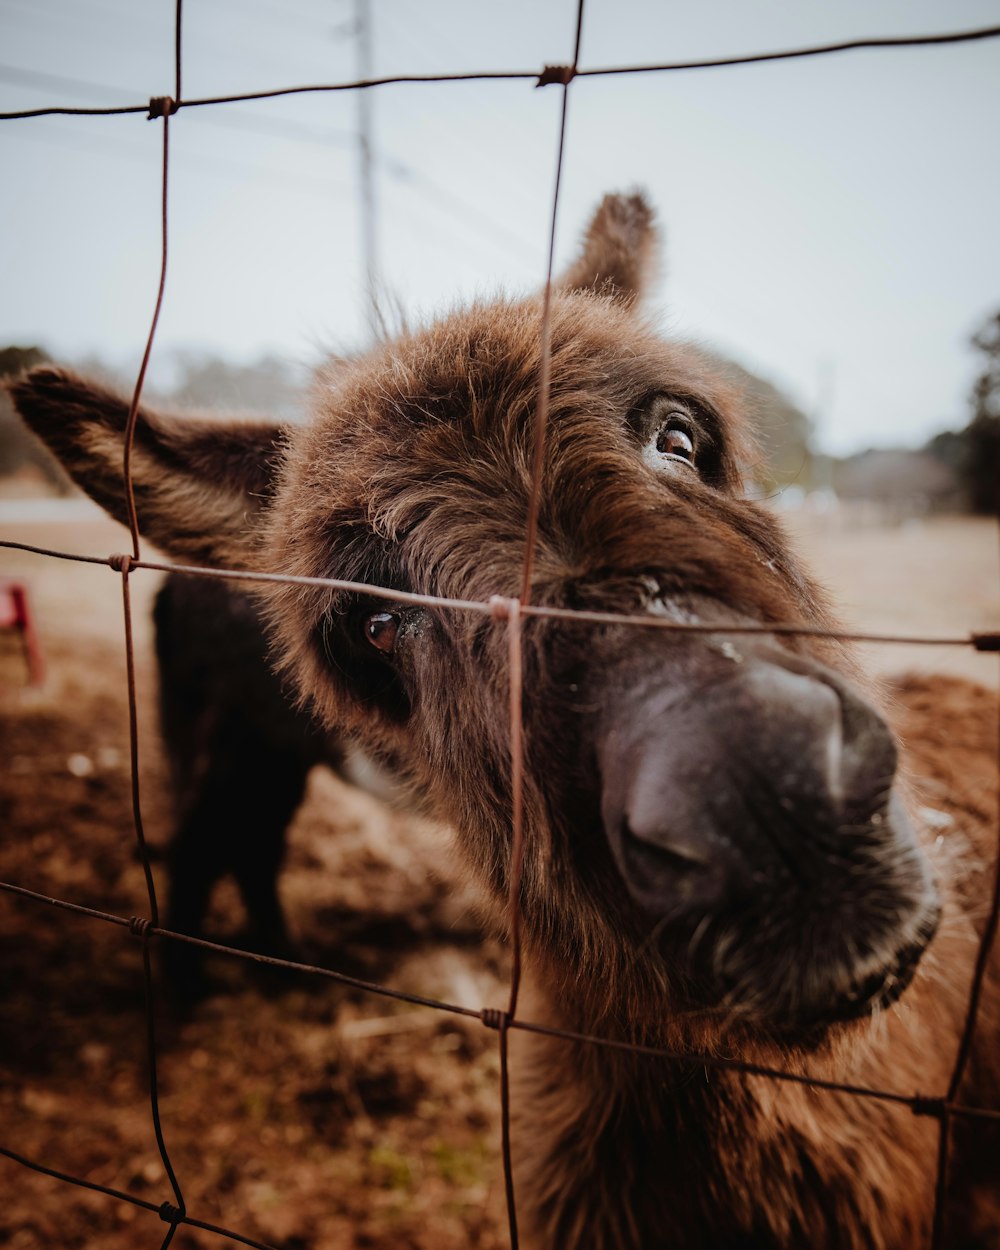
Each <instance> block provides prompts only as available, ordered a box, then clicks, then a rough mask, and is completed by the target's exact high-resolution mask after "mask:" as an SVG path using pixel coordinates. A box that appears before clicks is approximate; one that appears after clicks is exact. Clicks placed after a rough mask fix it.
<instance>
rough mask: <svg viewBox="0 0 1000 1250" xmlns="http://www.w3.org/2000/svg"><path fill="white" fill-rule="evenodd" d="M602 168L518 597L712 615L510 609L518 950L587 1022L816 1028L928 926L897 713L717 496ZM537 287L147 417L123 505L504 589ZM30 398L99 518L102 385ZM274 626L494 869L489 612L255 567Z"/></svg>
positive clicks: (892, 971) (301, 670)
mask: <svg viewBox="0 0 1000 1250" xmlns="http://www.w3.org/2000/svg"><path fill="white" fill-rule="evenodd" d="M655 250H656V248H655V230H654V226H653V223H652V217H651V213H650V210H649V209H648V207H647V206H646V204H645V202H644V201H643V199H642V198H641V197H639V196H628V197H625V196H609V197H607V198H606V199H605V200H604V202H603V203H602V205H601V206H600V208H599V209H598V211H597V214H596V215H595V217H594V219H593V221H592V223H591V225H590V228H589V231H588V233H587V235H586V237H585V240H584V244H583V247H582V250H581V253H580V255H579V258H578V259H577V261H576V262H575V264H574V265H573V266H572V268H571V269H570V270H569V271H568V273H567V274H566V275H565V276H564V278H563V280H562V282H561V283H560V284H559V287H558V289H557V290H556V292H555V293H554V295H553V299H552V306H551V396H550V414H549V427H548V442H547V449H546V461H545V469H544V475H543V479H542V482H541V511H540V517H539V530H538V540H537V547H536V552H535V561H534V574H533V583H532V589H531V596H532V602H533V603H534V604H537V605H543V606H549V607H559V608H573V609H591V610H600V611H604V612H608V611H611V612H615V613H628V614H634V615H643V614H644V615H647V616H649V615H652V616H655V617H661V618H668V619H669V620H672V621H674V622H678V623H685V622H688V623H690V622H698V623H701V624H703V625H705V626H707V627H710V630H709V632H702V633H685V632H676V631H668V630H655V629H651V628H642V627H636V626H634V625H608V624H604V625H601V626H595V625H593V624H583V623H581V622H579V621H572V620H565V619H551V618H539V617H531V618H528V619H526V621H525V624H524V689H525V709H524V731H525V760H526V780H525V803H526V813H527V827H526V837H527V853H526V861H525V876H524V886H523V910H524V917H525V926H526V930H525V932H526V937H525V941H526V943H527V948H528V951H529V954H530V956H531V957H533V958H534V960H535V963H536V966H537V967H538V968H539V969H541V970H542V973H543V975H544V976H547V977H548V978H549V980H550V981H552V980H555V981H556V982H559V981H560V980H562V981H563V982H566V983H569V982H572V983H573V986H574V993H575V994H576V996H577V997H578V998H580V996H581V987H583V993H582V1000H583V1001H584V1002H585V1009H586V1011H587V1012H588V1013H589V1014H590V1017H591V1022H592V1021H593V1019H594V1018H595V1017H600V1016H601V1014H602V1013H603V1014H604V1015H606V1016H608V1017H614V1018H616V1019H619V1020H621V1019H625V1020H627V1021H629V1022H630V1023H629V1027H630V1028H632V1027H634V1025H635V1021H636V1020H638V1019H640V1018H641V1019H642V1020H643V1021H647V1022H648V1021H654V1022H655V1024H654V1025H653V1026H651V1027H652V1028H653V1030H654V1032H655V1031H656V1030H657V1029H659V1030H660V1031H661V1035H662V1030H663V1029H665V1028H666V1025H665V1023H664V1022H665V1021H666V1020H667V1019H668V1017H669V1016H670V1014H671V1013H673V1012H674V1011H675V1010H676V1009H677V1008H678V1007H683V1008H684V1010H685V1012H686V1013H688V1014H689V1015H690V1013H692V1012H693V1013H694V1014H695V1015H696V1016H697V1015H698V1014H699V1013H700V1014H701V1015H702V1016H703V1017H704V1016H705V1015H707V1014H712V1013H715V1014H719V1013H720V1012H725V1013H726V1016H727V1018H737V1019H740V1020H743V1021H745V1022H747V1023H748V1024H749V1026H750V1027H751V1028H763V1029H764V1030H765V1031H772V1030H779V1031H782V1032H784V1033H786V1034H792V1035H794V1034H796V1033H798V1034H799V1035H801V1036H805V1035H806V1034H807V1033H808V1034H809V1035H813V1034H814V1033H815V1030H816V1028H817V1026H825V1025H829V1024H831V1023H833V1022H834V1021H837V1020H845V1019H849V1018H852V1017H856V1016H861V1015H864V1014H865V1013H868V1012H870V1011H871V1010H872V1009H873V1007H875V1006H878V1005H886V1004H888V1003H889V1002H891V1001H892V1000H893V998H894V997H895V996H897V995H898V994H899V993H900V992H901V991H902V989H903V988H905V986H906V984H907V982H908V980H909V978H910V976H911V974H912V972H913V970H914V968H915V966H916V962H917V960H918V958H919V955H920V953H921V951H922V950H923V948H924V946H925V945H926V943H927V942H928V940H929V938H930V936H931V935H932V933H933V931H934V927H935V924H936V918H937V910H938V907H937V901H936V897H935V893H934V889H933V886H932V885H931V882H930V879H929V875H928V870H927V866H926V862H925V860H924V858H923V856H922V854H921V852H920V851H919V849H918V847H917V844H916V842H915V840H914V837H913V835H912V833H911V831H910V829H909V827H908V825H907V821H906V817H905V815H904V813H903V811H902V806H901V803H900V801H899V799H898V797H897V795H896V793H895V788H894V774H895V765H896V761H895V746H894V743H893V739H892V737H891V735H890V733H889V731H888V729H887V728H886V726H885V724H884V722H883V721H882V719H881V717H880V716H879V714H878V713H877V712H876V711H875V710H874V709H873V707H872V706H871V705H870V704H869V703H868V702H867V701H866V700H865V698H864V697H863V696H862V695H861V694H859V693H858V690H857V689H856V687H855V680H856V678H855V676H854V669H853V666H852V663H851V660H850V658H849V657H848V656H847V655H846V654H845V652H844V651H843V649H842V648H841V647H840V646H839V645H838V644H836V643H834V642H832V641H829V640H827V639H820V638H809V637H798V638H793V637H788V636H777V635H774V634H769V633H767V632H766V630H765V632H763V633H757V634H753V635H740V634H728V635H727V632H726V631H727V627H732V626H733V625H743V624H751V625H760V626H764V627H766V626H768V625H773V624H775V623H776V622H787V621H794V622H798V623H802V624H805V625H807V626H820V627H831V625H832V622H831V619H830V617H829V616H828V614H827V612H826V610H825V608H824V606H823V604H822V601H821V597H820V595H819V594H818V592H817V591H816V589H815V588H814V587H813V586H812V584H811V583H810V582H809V581H808V579H807V578H806V576H805V575H804V574H803V572H802V571H801V570H800V569H799V567H798V566H797V564H796V561H795V559H794V557H793V555H792V554H791V553H790V551H789V548H788V544H787V542H786V540H785V538H784V536H783V535H782V533H781V530H780V527H779V525H778V523H777V522H776V521H775V519H774V517H773V516H771V515H770V514H768V513H767V512H766V511H765V510H763V509H762V508H761V507H759V506H757V505H756V504H753V503H750V502H748V501H747V500H746V499H744V498H743V497H742V492H741V481H740V470H741V464H743V463H744V462H745V458H746V450H745V448H744V446H743V444H742V442H741V438H742V430H741V425H740V413H739V406H740V397H739V395H738V394H736V393H735V392H734V391H733V390H732V389H731V388H730V386H729V384H728V383H727V382H726V381H725V380H724V379H723V378H722V377H720V376H719V373H718V370H717V368H716V367H715V366H713V365H712V364H710V363H709V362H707V361H706V360H705V359H704V358H703V357H702V356H701V355H700V354H699V353H698V352H697V351H695V350H694V349H692V348H691V347H688V346H684V345H677V344H672V343H669V342H665V341H664V340H663V339H662V338H660V337H659V336H658V335H657V334H656V333H654V332H653V330H652V329H651V328H650V327H649V326H648V325H647V324H645V323H644V322H643V320H642V319H641V318H640V317H639V316H638V314H637V303H638V296H639V294H640V292H641V287H642V284H643V281H644V279H645V277H646V276H647V274H648V271H649V268H650V265H651V264H652V263H653V261H654V254H655ZM540 319H541V303H540V301H539V300H538V299H528V300H524V301H520V302H507V301H502V300H501V301H498V302H495V303H490V304H482V305H476V306H473V307H472V308H470V309H468V310H466V311H463V312H459V313H455V314H453V315H451V316H449V317H447V318H445V319H444V320H442V321H440V322H438V323H437V324H435V325H432V326H431V327H430V328H429V329H426V330H422V331H420V332H414V333H406V334H404V335H402V336H401V337H400V338H398V339H397V340H395V341H393V342H390V343H385V344H383V345H380V346H379V347H377V348H376V349H375V350H373V351H372V352H371V353H370V354H368V355H366V356H365V357H363V358H361V359H358V360H356V361H353V362H349V363H347V364H341V365H338V367H337V369H336V371H334V370H332V369H331V371H330V372H329V373H328V374H327V375H325V376H323V377H321V378H320V380H319V382H318V384H317V386H316V392H315V396H314V404H313V408H314V419H313V421H312V423H311V425H309V426H306V427H301V428H294V429H285V430H282V429H280V428H278V427H272V426H269V425H264V424H248V423H237V422H227V423H222V422H218V421H210V420H207V419H204V418H199V419H193V418H190V417H184V418H181V417H177V418H172V417H167V416H162V415H157V414H154V413H152V412H143V413H142V414H141V417H140V420H139V424H138V428H137V432H136V442H135V447H134V453H133V459H132V463H133V477H134V481H135V486H136V498H137V502H138V513H139V518H140V523H141V525H142V527H143V529H144V531H145V533H146V534H147V535H148V536H149V537H150V538H151V539H152V540H153V541H154V542H156V543H158V544H159V545H161V546H162V547H164V548H166V549H167V550H168V551H170V552H171V553H173V554H174V555H176V556H178V557H181V558H183V559H186V560H189V561H196V562H205V563H211V564H218V565H224V566H230V567H237V568H244V569H266V570H280V571H281V572H284V573H289V574H296V575H306V576H310V577H322V578H336V579H341V580H347V581H351V582H359V583H369V584H377V585H379V586H383V587H390V588H392V589H393V590H395V591H396V592H417V593H420V594H425V595H433V596H443V597H448V598H453V599H458V598H460V599H465V600H477V601H486V600H488V599H490V597H491V596H494V595H498V594H499V595H503V596H513V595H516V594H517V593H518V591H519V586H520V579H521V575H522V562H523V559H524V534H525V526H526V520H527V515H528V509H529V498H530V493H531V484H530V469H529V466H530V463H531V447H532V433H533V420H534V416H535V411H536V405H537V399H538V378H539V371H540V365H541V359H540V345H539V327H540ZM14 396H15V399H16V402H17V404H18V407H19V408H20V410H21V412H22V414H23V415H24V417H25V419H26V420H27V421H28V423H29V424H30V425H31V426H32V427H33V428H34V429H35V430H36V431H37V432H38V433H39V434H40V435H41V437H42V438H43V439H45V441H46V442H47V443H48V444H49V445H50V447H51V448H52V449H53V450H54V451H55V452H56V454H57V455H58V456H59V458H60V459H61V460H62V461H63V463H64V464H65V465H66V466H67V468H68V469H69V470H70V472H71V473H72V474H73V475H74V476H75V477H76V479H77V480H78V481H79V482H80V483H81V484H82V485H83V486H84V487H85V489H87V490H88V491H89V492H90V493H91V494H92V495H93V496H94V498H96V499H97V500H98V501H99V502H100V503H101V504H103V505H104V507H105V508H107V509H108V510H109V511H110V512H111V513H112V514H113V515H115V516H118V517H119V518H122V517H123V516H124V504H123V492H122V482H121V456H122V430H123V425H124V419H125V405H124V404H123V403H122V402H121V401H119V400H117V399H115V398H114V397H113V396H111V395H109V394H107V393H106V392H104V391H101V390H98V389H97V388H95V387H93V386H90V385H88V384H87V383H85V382H83V381H81V380H80V379H78V378H75V377H73V376H71V375H69V374H66V373H62V372H57V371H53V370H42V371H39V372H36V373H34V374H31V375H29V376H28V377H27V378H26V379H24V380H23V381H21V382H20V383H18V384H17V385H16V386H15V388H14ZM262 593H263V595H264V597H265V601H266V610H267V613H268V616H269V618H270V621H271V625H272V630H273V638H274V653H275V656H276V658H277V660H278V662H279V663H280V665H281V666H282V667H283V668H284V670H285V671H286V672H287V673H288V674H289V675H290V677H291V679H292V681H293V682H294V684H295V686H296V688H297V690H298V692H299V694H300V696H301V698H302V699H303V700H306V701H308V702H309V703H310V704H311V705H312V707H313V708H314V709H315V712H316V715H317V716H318V717H320V718H321V719H322V720H323V721H324V722H325V723H327V724H328V725H330V726H331V727H336V728H339V729H341V730H345V731H348V732H350V733H352V734H353V735H355V736H357V737H358V738H359V739H360V740H361V741H362V743H363V744H364V745H366V746H367V748H368V749H369V750H370V751H373V752H375V753H376V754H378V755H380V756H382V757H383V758H386V759H388V760H391V761H392V764H393V766H394V768H395V769H396V770H397V771H398V772H399V773H400V774H401V775H402V776H403V777H404V778H405V779H406V781H407V782H408V783H409V785H410V787H411V788H412V790H413V792H414V793H415V794H416V795H417V796H418V797H419V800H420V801H421V802H422V803H424V804H425V805H426V806H427V807H428V808H429V809H430V810H432V811H434V812H436V813H437V814H439V815H441V816H443V817H445V818H446V819H447V820H449V821H450V822H451V823H452V824H453V826H454V827H455V828H456V830H457V831H458V836H459V838H460V840H461V842H462V845H463V847H464V850H465V854H466V856H467V858H468V859H469V860H470V861H471V862H472V864H473V865H474V866H475V868H476V870H477V873H478V876H479V877H480V878H481V880H482V881H484V882H485V883H486V884H487V885H488V887H489V888H490V889H491V890H492V891H493V892H494V895H495V897H496V898H497V899H502V898H503V896H504V893H505V891H506V888H507V875H508V867H509V859H510V811H511V792H510V764H509V758H510V757H509V750H510V744H509V730H508V724H507V713H506V708H507V697H508V672H507V651H506V637H505V627H504V626H503V625H502V624H501V623H498V622H495V621H493V620H492V619H491V618H490V617H489V616H485V615H482V614H475V613H469V612H465V611H461V610H458V609H446V608H442V607H440V606H432V607H425V606H420V607H414V606H412V605H408V604H406V603H404V602H398V603H394V602H393V601H391V600H390V601H386V600H384V599H380V598H374V597H371V596H368V595H366V594H365V593H364V592H358V593H347V592H345V591H340V590H333V589H330V588H328V587H308V586H307V587H304V586H301V585H287V584H273V585H268V586H267V587H266V588H265V590H264V591H263V592H262Z"/></svg>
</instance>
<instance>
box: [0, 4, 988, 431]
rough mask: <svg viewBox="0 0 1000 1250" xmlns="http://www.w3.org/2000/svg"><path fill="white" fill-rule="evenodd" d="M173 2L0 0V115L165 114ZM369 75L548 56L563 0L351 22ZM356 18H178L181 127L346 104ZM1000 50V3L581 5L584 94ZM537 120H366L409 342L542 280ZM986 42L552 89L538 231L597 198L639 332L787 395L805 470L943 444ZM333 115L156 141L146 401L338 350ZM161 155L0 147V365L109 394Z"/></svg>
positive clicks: (485, 96) (382, 231) (228, 14)
mask: <svg viewBox="0 0 1000 1250" xmlns="http://www.w3.org/2000/svg"><path fill="white" fill-rule="evenodd" d="M173 7H174V6H173V0H143V3H137V2H136V0H0V111H13V110H18V109H27V108H36V107H41V106H43V105H46V104H56V103H60V104H68V105H78V106H79V105H101V104H107V105H112V104H121V103H141V102H143V101H145V100H147V99H148V98H149V97H150V96H151V95H161V94H171V93H172V91H173V84H172V79H173ZM370 13H371V37H372V47H373V69H374V72H375V73H376V74H378V75H389V74H393V73H401V72H414V73H430V72H454V71H461V70H537V69H540V68H541V66H542V65H544V64H546V63H549V62H565V61H567V60H569V59H570V58H571V55H572V46H573V34H574V23H575V14H576V0H505V3H503V4H496V3H494V2H486V0H370ZM354 17H355V0H187V4H186V6H185V15H184V38H183V58H184V60H183V64H184V71H183V72H184V79H183V90H184V95H185V97H186V98H191V99H193V98H196V97H200V96H213V95H221V94H230V93H238V92H243V91H253V90H258V89H269V88H274V87H283V86H292V85H298V84H306V83H329V82H338V81H349V80H351V79H353V78H354V77H356V76H357V65H358V59H357V58H358V46H357V40H356V38H355V34H354V29H355V28H354ZM995 24H1000V0H949V3H947V4H944V3H941V0H838V3H837V4H818V3H812V4H805V3H801V2H797V3H792V0H698V3H693V2H691V0H689V2H688V3H686V4H680V3H677V2H676V0H675V2H666V0H663V2H654V0H586V5H585V12H584V31H583V40H582V48H581V58H580V65H581V67H584V68H585V67H588V66H599V65H601V66H603V65H625V64H641V63H644V62H645V63H649V62H656V61H662V60H681V59H692V58H699V57H714V56H720V55H731V54H740V53H747V52H755V51H762V50H774V49H780V48H790V47H795V46H800V45H806V44H811V43H824V42H833V41H839V40H842V39H847V38H855V37H863V36H873V35H899V34H912V33H924V32H937V31H943V30H958V29H963V28H973V27H976V26H985V25H995ZM560 94H561V92H560V89H559V88H557V87H548V88H544V89H536V88H534V87H533V85H532V84H531V83H530V82H513V83H453V84H442V85H437V84H434V85H429V84H412V85H395V86H387V87H382V88H379V89H377V90H376V91H372V92H370V93H369V103H370V106H371V110H372V115H373V116H372V127H373V146H374V151H375V170H376V214H375V231H376V236H377V256H378V273H379V281H380V290H381V293H382V298H383V301H384V303H385V304H386V306H387V307H390V308H394V307H398V308H400V309H402V310H404V312H405V315H406V317H407V320H408V321H410V322H411V323H414V322H416V323H419V322H422V321H426V320H429V319H430V318H432V317H433V316H435V315H436V314H438V313H441V312H443V311H446V310H448V309H449V308H451V307H453V306H454V305H455V304H456V303H460V302H462V301H464V300H468V299H471V298H474V297H476V296H482V295H489V294H492V293H494V292H497V291H499V290H510V291H513V292H526V291H530V290H532V289H534V288H537V287H538V286H539V285H540V284H541V282H542V280H543V278H544V273H545V264H546V248H547V241H548V229H549V215H550V211H551V201H552V189H553V178H554V170H555V155H556V143H557V137H558V117H559V103H560ZM998 117H1000V40H994V41H988V42H983V43H978V44H967V45H958V46H952V47H930V48H916V49H905V50H887V51H863V52H852V53H846V54H841V55H838V56H831V57H827V58H822V59H816V60H808V61H800V62H786V63H778V64H771V65H759V66H747V67H740V68H731V69H717V70H702V71H691V72H685V73H677V74H659V75H658V74H643V75H628V76H614V77H608V78H598V79H578V80H577V81H576V82H575V83H574V84H573V85H572V87H571V89H570V98H569V124H568V135H567V146H566V152H565V166H564V175H563V186H562V196H561V201H560V211H559V217H558V229H557V263H558V264H566V263H567V262H568V261H569V259H570V258H571V257H572V255H573V252H574V249H575V247H576V245H577V242H578V240H579V237H580V234H581V232H582V231H583V229H584V228H585V226H586V222H587V219H588V215H589V213H590V212H591V211H592V210H593V208H594V206H595V205H596V204H597V202H598V201H599V200H600V198H601V196H602V195H603V194H604V193H605V192H606V191H608V190H617V189H628V188H632V187H642V188H644V189H645V190H646V192H647V193H648V195H649V197H650V199H651V200H652V202H653V204H654V205H655V207H656V209H657V212H658V215H659V220H660V223H661V229H662V234H663V256H662V262H661V267H660V274H659V278H658V281H657V283H656V284H655V287H654V289H653V291H652V293H651V297H650V301H649V306H650V309H651V311H652V312H653V313H654V315H655V316H656V318H657V320H658V322H659V324H660V325H661V326H662V327H663V329H664V332H665V333H669V334H671V335H675V336H678V337H681V338H684V339H690V340H694V341H697V342H699V343H701V344H703V345H705V346H708V347H712V348H715V349H717V350H721V351H722V352H724V353H725V354H727V355H729V356H731V357H733V358H734V359H736V360H738V361H739V362H740V363H742V364H743V365H745V366H746V367H748V368H751V369H753V370H754V371H756V372H758V373H760V374H762V375H763V376H765V377H767V378H769V379H770V380H771V381H773V382H775V383H776V384H777V385H779V386H781V387H782V388H784V389H785V390H786V391H787V392H788V393H789V395H790V396H791V397H792V399H793V400H795V401H796V402H797V403H798V404H799V405H800V406H801V407H802V408H803V409H804V410H805V411H806V412H808V413H809V414H810V415H811V416H813V417H814V419H815V420H816V421H817V427H818V438H819V442H820V444H821V445H822V447H823V448H824V449H825V450H828V451H831V452H833V453H836V454H844V453H847V452H850V451H854V450H858V449H861V448H863V447H867V446H873V445H874V446H878V445H890V444H900V443H902V444H904V445H911V446H915V445H918V444H920V443H921V442H923V441H924V440H925V439H926V438H927V437H928V436H929V435H931V434H932V433H934V432H936V431H937V430H940V429H942V428H946V427H951V428H957V427H959V426H961V425H962V424H964V423H965V421H966V420H967V418H968V393H969V389H970V387H971V384H972V380H973V378H974V376H975V372H976V368H977V361H976V356H975V353H974V352H973V351H972V350H971V349H970V347H969V343H968V340H969V337H970V335H971V334H972V332H973V331H974V330H975V329H976V328H977V327H978V326H979V325H980V324H981V323H982V322H983V321H984V320H985V318H986V317H987V316H988V315H989V314H990V313H991V312H993V311H995V310H996V308H997V307H998V306H1000V247H998V239H997V236H998V221H1000V215H998V205H1000V162H998V161H997V159H996V151H995V137H996V132H997V119H998ZM357 127H358V95H357V93H351V92H343V93H336V94H325V95H320V94H314V95H301V96H296V97H291V98H285V99H271V100H263V101H256V102H253V103H247V104H239V105H225V106H217V107H204V108H190V109H188V110H182V111H181V112H180V113H179V114H178V115H177V116H176V117H175V118H174V119H173V120H172V122H171V124H170V134H171V162H172V165H171V182H170V208H169V220H170V264H169V270H168V277H167V289H166V298H165V302H164V309H163V315H162V320H161V323H160V327H159V331H158V335H157V341H156V346H155V348H154V354H153V361H152V370H151V381H152V382H153V383H154V384H156V383H157V381H158V380H159V381H160V383H161V384H165V383H168V382H169V375H170V370H171V362H172V361H175V359H176V353H177V352H180V351H183V352H189V353H196V354H197V353H218V354H222V355H224V356H226V357H228V358H230V359H232V360H235V361H249V360H252V359H254V358H256V357H259V356H260V355H262V354H265V353H269V354H272V355H276V356H278V357H280V358H281V359H283V360H287V361H288V362H289V363H292V364H295V365H303V366H307V365H309V364H311V363H313V362H314V361H315V360H316V359H318V357H319V356H320V355H321V354H322V353H324V352H326V351H349V350H352V349H356V348H357V347H359V346H361V345H363V343H364V341H365V335H366V295H365V279H364V266H363V261H362V244H361V239H362V222H361V216H360V196H359V174H358V169H359V160H358V154H357ZM161 137H162V124H161V123H159V122H155V123H154V122H149V121H147V120H146V119H145V118H144V116H142V115H136V116H126V117H52V118H37V119H29V120H18V121H4V122H2V123H0V160H2V166H0V168H2V169H3V171H4V177H3V182H2V187H3V190H2V192H0V203H2V205H3V217H4V229H3V231H2V232H0V345H3V344H6V343H20V344H22V345H27V344H39V345H41V346H43V347H44V348H46V350H48V352H49V353H50V354H52V355H53V356H54V357H56V358H58V359H66V360H74V359H80V358H81V357H84V356H88V355H98V356H100V357H102V358H104V359H106V360H108V361H109V362H111V363H113V364H114V365H116V366H117V367H119V368H120V369H122V370H123V371H124V372H126V373H129V374H132V373H134V372H135V370H136V368H137V366H138V362H139V359H140V357H141V353H142V348H143V345H144V342H145V337H146V333H147V330H148V324H149V318H150V315H151V312H152V307H153V300H154V296H155V290H156V284H157V280H158V270H159V196H160V160H161Z"/></svg>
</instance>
